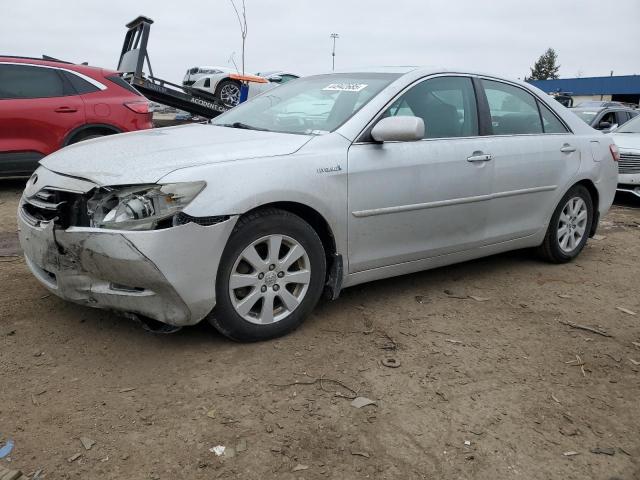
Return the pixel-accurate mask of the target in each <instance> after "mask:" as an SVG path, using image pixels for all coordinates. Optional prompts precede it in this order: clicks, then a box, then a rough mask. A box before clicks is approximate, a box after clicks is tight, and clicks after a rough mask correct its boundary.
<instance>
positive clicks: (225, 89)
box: [220, 83, 240, 107]
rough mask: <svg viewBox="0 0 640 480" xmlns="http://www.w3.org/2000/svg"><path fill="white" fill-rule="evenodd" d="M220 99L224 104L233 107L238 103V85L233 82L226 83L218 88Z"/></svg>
mask: <svg viewBox="0 0 640 480" xmlns="http://www.w3.org/2000/svg"><path fill="white" fill-rule="evenodd" d="M220 100H222V103H224V104H225V105H226V106H229V107H235V106H236V105H237V104H238V103H240V87H238V85H236V84H235V83H227V84H226V85H223V86H222V88H221V89H220Z"/></svg>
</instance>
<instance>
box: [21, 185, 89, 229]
mask: <svg viewBox="0 0 640 480" xmlns="http://www.w3.org/2000/svg"><path fill="white" fill-rule="evenodd" d="M86 204H87V198H86V196H85V195H83V194H80V193H74V192H67V191H64V190H56V189H53V188H43V189H42V190H39V191H38V192H37V193H36V194H35V195H33V196H31V197H25V198H24V203H23V204H22V211H23V213H24V214H25V217H26V219H27V220H28V221H29V222H30V223H32V224H34V225H37V224H39V223H41V222H50V221H53V222H54V223H55V224H56V225H58V226H60V227H62V228H68V227H70V226H78V227H88V226H89V217H88V215H87V205H86Z"/></svg>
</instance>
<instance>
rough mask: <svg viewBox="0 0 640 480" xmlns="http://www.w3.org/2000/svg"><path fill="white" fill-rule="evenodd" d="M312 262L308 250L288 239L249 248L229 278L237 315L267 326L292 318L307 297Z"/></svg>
mask: <svg viewBox="0 0 640 480" xmlns="http://www.w3.org/2000/svg"><path fill="white" fill-rule="evenodd" d="M310 281H311V262H310V261H309V256H308V255H307V252H306V251H305V249H304V247H303V246H302V245H301V244H300V243H299V242H298V241H296V240H295V239H293V238H291V237H288V236H286V235H267V236H265V237H262V238H259V239H258V240H256V241H255V242H253V243H251V244H250V245H249V246H247V247H246V248H245V249H244V250H243V251H242V252H241V253H240V255H239V256H238V258H237V259H236V261H235V263H234V265H233V268H232V270H231V276H230V278H229V295H230V297H231V303H232V305H233V308H234V309H235V311H236V313H238V315H240V316H241V317H242V318H243V319H245V320H246V321H248V322H251V323H255V324H259V325H265V324H271V323H275V322H279V321H281V320H283V319H285V318H286V317H288V316H289V315H290V314H291V313H292V312H293V311H294V310H295V309H296V308H297V307H298V306H299V305H300V304H301V303H302V300H303V299H304V297H305V295H306V294H307V290H308V288H309V282H310Z"/></svg>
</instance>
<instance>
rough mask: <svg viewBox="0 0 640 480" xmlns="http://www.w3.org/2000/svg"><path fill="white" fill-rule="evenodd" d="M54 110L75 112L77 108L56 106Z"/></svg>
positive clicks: (57, 111)
mask: <svg viewBox="0 0 640 480" xmlns="http://www.w3.org/2000/svg"><path fill="white" fill-rule="evenodd" d="M54 111H55V112H56V113H73V112H77V111H78V109H77V108H74V107H58V108H56V109H55V110H54Z"/></svg>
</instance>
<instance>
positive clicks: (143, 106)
mask: <svg viewBox="0 0 640 480" xmlns="http://www.w3.org/2000/svg"><path fill="white" fill-rule="evenodd" d="M124 106H125V107H127V108H128V109H129V110H131V111H133V112H136V113H151V112H152V111H153V110H152V109H151V104H150V103H149V102H126V103H125V104H124Z"/></svg>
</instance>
